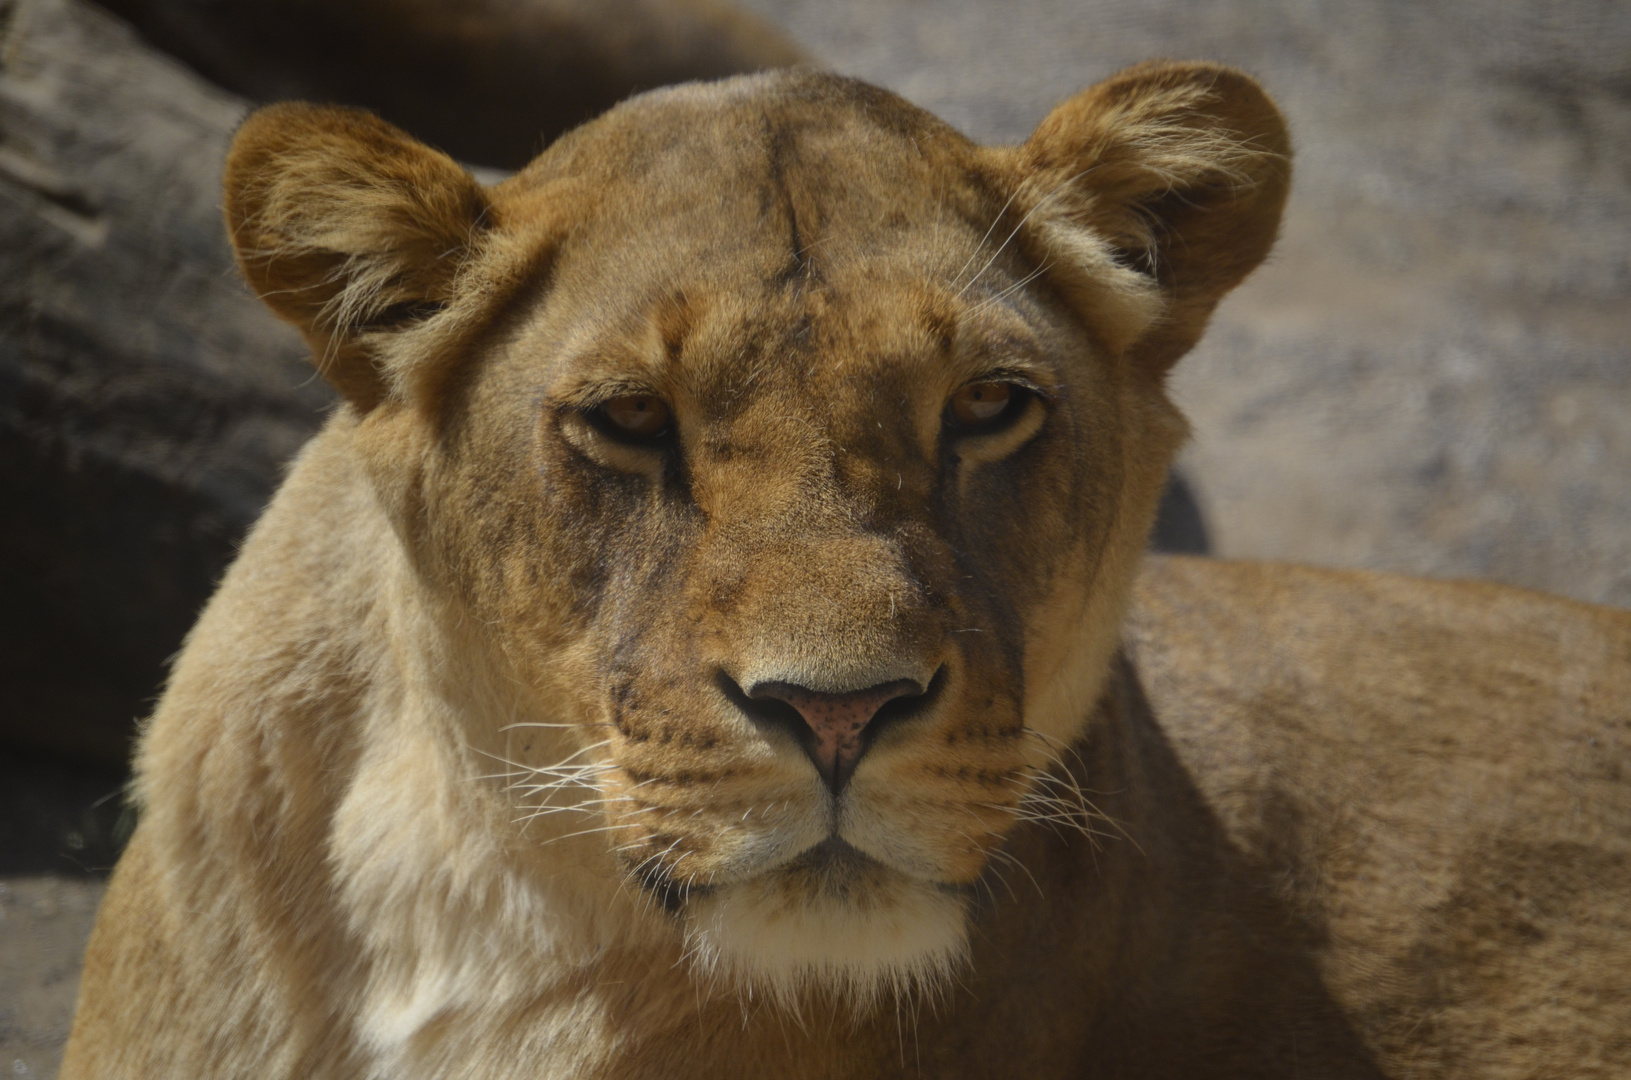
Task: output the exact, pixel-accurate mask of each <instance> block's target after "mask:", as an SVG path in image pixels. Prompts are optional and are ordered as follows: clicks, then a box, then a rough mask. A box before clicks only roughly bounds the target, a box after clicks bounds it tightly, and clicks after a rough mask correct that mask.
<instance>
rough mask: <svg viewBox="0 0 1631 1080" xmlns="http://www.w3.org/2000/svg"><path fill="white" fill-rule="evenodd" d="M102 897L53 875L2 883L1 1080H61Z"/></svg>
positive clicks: (84, 884)
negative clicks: (84, 958) (33, 1079)
mask: <svg viewBox="0 0 1631 1080" xmlns="http://www.w3.org/2000/svg"><path fill="white" fill-rule="evenodd" d="M102 889H103V885H102V883H101V882H100V881H95V880H75V879H68V878H62V877H53V876H49V875H27V876H13V877H5V878H0V1075H4V1076H7V1077H28V1076H39V1077H49V1076H55V1075H56V1074H57V1066H58V1064H59V1063H60V1062H61V1060H62V1045H63V1043H64V1042H66V1041H67V1039H68V1024H69V1022H70V1021H71V1020H72V1019H73V1015H74V994H75V992H76V991H77V990H78V987H79V958H80V953H81V952H83V951H84V948H85V939H86V938H87V937H89V936H90V933H91V924H92V922H93V921H94V920H95V918H96V905H97V904H98V903H99V902H100V901H101V899H102Z"/></svg>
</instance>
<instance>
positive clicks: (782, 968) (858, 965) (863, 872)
mask: <svg viewBox="0 0 1631 1080" xmlns="http://www.w3.org/2000/svg"><path fill="white" fill-rule="evenodd" d="M684 919H685V924H686V936H687V953H688V954H689V956H690V959H691V963H692V969H693V971H694V972H695V973H696V975H697V976H698V978H700V979H702V980H703V981H705V982H708V983H711V984H713V985H716V986H718V987H720V988H721V989H728V990H730V989H733V990H735V991H736V992H738V993H740V994H742V995H744V996H747V997H753V998H761V997H762V998H768V999H770V1000H772V1001H774V1002H777V1003H779V1004H781V1005H783V1006H785V1007H787V1008H789V1009H793V1010H796V1009H797V1008H798V1007H799V1006H800V1004H801V1003H802V1002H803V1001H805V1000H806V999H807V998H808V997H809V996H810V995H811V994H812V993H815V994H821V995H822V996H832V997H836V998H837V999H838V1000H842V1001H846V1002H848V1003H850V1004H851V1005H853V1006H854V1007H855V1008H856V1009H857V1010H858V1011H860V1010H865V1009H869V1008H870V1007H871V1006H872V1005H873V1004H875V1003H876V1002H877V1001H878V999H879V998H880V997H881V996H883V995H886V994H920V993H928V994H935V993H938V992H939V991H940V990H941V988H943V987H944V986H945V985H946V984H947V982H948V981H949V980H950V978H951V977H952V976H953V974H954V973H955V971H956V969H957V968H958V967H959V966H960V965H961V964H962V963H963V962H964V960H965V959H966V958H967V954H968V912H967V908H966V904H965V901H964V896H963V893H962V892H961V891H959V890H957V889H952V888H946V887H943V886H939V885H936V884H934V883H932V882H926V881H920V880H916V879H914V878H911V877H908V876H907V875H905V874H903V873H901V872H899V871H897V870H894V869H891V868H889V867H886V866H883V865H882V864H880V863H877V862H874V861H873V860H871V859H868V858H866V857H864V856H860V855H859V853H856V852H855V851H854V849H853V848H850V847H849V846H848V845H847V844H843V843H842V841H838V842H837V845H836V846H834V844H832V843H827V844H822V845H818V846H817V847H816V848H812V849H811V850H810V851H809V852H807V853H806V854H805V855H804V856H801V857H800V858H798V859H797V860H795V861H794V862H793V863H791V864H789V865H787V866H783V867H780V868H778V869H777V870H776V871H774V872H772V873H769V874H766V875H764V876H763V877H759V878H754V879H751V880H748V881H744V882H737V883H734V884H730V885H724V886H720V887H717V888H715V889H713V890H711V891H709V892H708V893H707V894H705V895H701V896H697V897H694V898H693V899H692V900H691V901H690V902H688V903H687V904H686V908H685V914H684Z"/></svg>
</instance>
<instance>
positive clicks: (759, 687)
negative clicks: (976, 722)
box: [719, 672, 941, 792]
mask: <svg viewBox="0 0 1631 1080" xmlns="http://www.w3.org/2000/svg"><path fill="white" fill-rule="evenodd" d="M719 682H720V688H721V690H722V691H723V692H724V693H725V696H726V697H727V698H729V699H730V700H731V701H732V702H733V703H734V704H735V705H736V706H737V708H739V709H741V710H742V711H743V712H744V713H745V714H747V716H748V717H749V718H750V719H751V720H753V721H754V722H755V723H756V724H759V725H760V726H762V727H770V728H777V729H780V730H782V731H785V732H787V733H788V734H791V735H792V736H793V737H794V738H795V739H796V740H797V741H798V743H799V745H800V746H802V747H803V748H804V752H805V754H807V755H808V756H809V758H810V760H811V761H812V762H814V764H815V767H816V770H817V771H818V772H820V774H821V776H822V778H823V779H824V780H825V781H826V782H827V786H828V787H830V788H831V789H832V790H833V791H834V792H837V791H841V790H842V789H843V787H844V785H845V784H846V783H848V782H849V778H850V776H851V775H852V774H853V773H854V772H855V766H856V765H857V763H859V761H860V759H861V755H863V754H864V753H865V752H866V751H867V749H868V748H869V747H870V746H871V744H872V742H873V740H874V739H875V738H876V737H877V734H878V732H879V731H881V730H883V729H884V728H886V727H889V726H892V725H896V724H899V723H902V722H904V721H906V720H908V719H911V718H912V717H914V716H917V715H919V714H921V713H922V712H923V711H924V709H925V708H926V707H927V706H928V704H929V703H930V701H931V700H932V699H933V698H934V697H935V694H936V691H937V690H938V689H939V684H940V682H941V673H940V672H936V673H935V677H934V678H933V679H931V680H930V682H929V685H928V687H924V686H923V685H922V684H921V683H918V682H916V681H915V680H912V679H897V680H894V681H892V682H886V683H879V684H877V685H875V686H869V687H866V688H865V689H861V690H851V691H845V692H842V693H829V692H826V691H821V690H812V689H810V688H809V687H807V686H800V685H798V684H796V683H788V682H776V681H760V682H756V683H754V684H753V685H752V686H751V687H749V688H748V689H747V690H746V691H744V690H743V689H742V688H741V687H740V686H738V685H737V684H736V682H735V680H733V679H731V678H730V677H729V676H727V675H725V674H724V673H723V672H721V673H720V676H719Z"/></svg>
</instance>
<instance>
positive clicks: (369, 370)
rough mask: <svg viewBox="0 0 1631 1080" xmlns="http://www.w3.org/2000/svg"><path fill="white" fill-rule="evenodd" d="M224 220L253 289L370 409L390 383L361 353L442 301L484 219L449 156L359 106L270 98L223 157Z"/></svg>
mask: <svg viewBox="0 0 1631 1080" xmlns="http://www.w3.org/2000/svg"><path fill="white" fill-rule="evenodd" d="M225 188H226V193H225V196H226V197H225V204H226V219H227V228H228V230H229V232H230V234H231V237H232V243H233V246H234V247H235V248H236V250H237V255H238V265H239V267H240V268H242V270H243V274H244V276H245V277H246V278H247V279H248V281H249V284H250V287H251V288H253V289H254V290H255V292H256V293H257V294H258V295H259V296H260V298H261V299H262V300H264V301H265V302H266V303H267V304H268V305H269V306H270V307H271V308H272V310H273V311H275V312H277V314H278V315H280V316H282V317H283V318H285V319H287V320H288V321H289V322H292V323H294V324H295V326H297V327H299V328H300V330H301V331H302V332H303V333H304V334H305V336H306V339H307V341H308V342H309V343H310V344H311V347H312V350H313V352H314V354H315V357H316V362H317V364H318V367H319V368H320V370H322V372H323V374H324V377H325V378H327V379H328V380H329V381H330V382H331V383H333V384H334V386H335V387H336V388H337V389H339V390H340V391H341V392H342V393H343V394H345V396H346V397H347V398H348V399H350V400H351V401H352V402H353V403H354V404H356V405H358V406H359V407H361V408H364V409H366V408H371V407H372V406H373V405H374V404H376V403H377V402H378V401H379V400H381V398H383V397H384V396H385V395H386V393H388V392H389V389H390V386H391V381H392V380H391V373H390V372H387V371H383V370H381V369H380V366H379V362H378V360H377V359H376V357H375V356H374V355H373V352H374V350H372V349H371V348H370V344H371V342H372V340H373V339H375V338H377V336H378V335H380V334H382V333H388V332H391V331H394V330H400V329H403V328H404V327H406V326H409V325H412V324H414V323H417V322H419V321H422V320H424V319H426V318H429V317H431V316H433V315H434V314H436V313H437V312H438V311H440V310H441V309H442V307H444V306H445V305H446V304H447V303H448V302H449V301H450V299H451V297H452V294H453V286H454V281H455V278H456V276H457V275H458V272H459V269H460V267H461V266H462V265H463V264H464V262H465V260H466V259H467V258H468V256H469V255H470V252H471V250H472V246H473V245H474V243H475V242H476V239H477V233H478V232H479V231H480V229H481V227H482V225H483V223H484V219H485V217H486V215H487V210H488V204H487V201H486V197H485V195H484V193H483V191H482V189H481V186H480V185H479V184H477V183H476V181H475V179H474V178H473V177H471V176H470V174H469V173H468V172H466V171H465V170H464V169H462V168H460V167H459V165H458V164H457V163H455V162H454V161H453V160H452V159H451V158H449V157H447V156H446V155H445V154H442V153H440V152H438V151H436V150H432V149H431V148H430V147H427V146H425V145H423V144H421V143H419V142H417V141H415V140H414V139H413V138H411V137H410V136H408V135H407V134H406V133H404V132H402V131H400V130H398V129H397V128H395V127H392V126H391V125H390V124H387V123H386V122H385V121H383V120H380V119H379V118H377V117H375V116H373V115H371V114H369V113H365V112H360V111H357V110H354V109H341V108H329V107H317V106H311V105H302V104H282V105H273V106H271V107H269V108H265V109H261V110H259V111H257V112H255V113H253V114H252V115H251V116H250V117H249V119H248V120H246V121H245V122H244V125H243V127H242V128H240V129H239V131H238V134H237V137H236V138H235V139H234V140H233V144H232V150H231V153H230V154H229V155H228V157H227V163H226V176H225Z"/></svg>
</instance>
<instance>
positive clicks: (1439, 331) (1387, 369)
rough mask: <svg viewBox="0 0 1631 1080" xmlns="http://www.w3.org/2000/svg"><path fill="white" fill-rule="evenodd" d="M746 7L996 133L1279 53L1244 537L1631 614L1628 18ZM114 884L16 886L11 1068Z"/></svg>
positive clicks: (1232, 457)
mask: <svg viewBox="0 0 1631 1080" xmlns="http://www.w3.org/2000/svg"><path fill="white" fill-rule="evenodd" d="M748 6H751V7H753V8H755V9H756V10H759V11H761V12H762V13H764V14H766V15H768V16H770V17H771V18H772V19H774V20H776V21H778V22H779V23H781V24H782V25H784V26H786V27H788V28H789V29H790V30H791V31H792V32H793V34H794V35H795V36H796V37H797V38H798V39H799V40H801V41H802V42H804V43H805V44H807V45H808V46H809V47H810V48H812V49H813V50H814V51H815V52H816V53H817V54H818V55H820V56H821V57H823V58H824V59H825V60H827V61H828V62H830V63H832V64H833V65H834V66H836V67H837V68H839V69H840V70H843V71H847V72H850V73H853V74H857V75H860V76H862V77H864V78H867V79H870V80H872V81H875V82H879V83H881V84H883V85H885V86H888V87H890V88H892V89H895V90H897V91H898V92H900V93H902V94H904V95H905V96H907V97H909V98H911V99H912V100H914V101H917V102H919V103H920V104H923V105H925V106H927V107H928V108H930V109H932V110H934V111H936V112H938V113H940V114H941V115H943V116H945V117H946V118H947V119H949V120H951V121H952V122H953V123H956V124H958V125H960V126H961V127H963V128H964V130H966V131H968V132H969V133H970V134H972V135H974V136H975V137H977V138H981V139H985V140H1017V139H1020V138H1023V137H1024V135H1025V134H1026V133H1027V132H1028V131H1029V130H1030V129H1031V127H1033V126H1034V125H1035V123H1036V122H1037V121H1038V120H1039V119H1040V118H1041V117H1042V116H1043V115H1044V114H1045V112H1046V110H1047V109H1048V107H1049V106H1050V105H1052V104H1053V103H1054V102H1056V101H1058V100H1060V99H1062V98H1063V97H1066V96H1068V95H1069V94H1070V93H1072V92H1074V91H1075V90H1077V89H1079V88H1081V87H1083V86H1085V85H1087V84H1088V83H1090V82H1092V81H1093V80H1095V79H1097V78H1099V77H1102V76H1104V75H1106V74H1109V73H1110V72H1112V71H1114V70H1115V69H1117V68H1118V67H1120V66H1123V65H1125V64H1128V63H1132V62H1135V61H1137V60H1140V59H1144V58H1146V57H1149V56H1177V57H1195V58H1212V59H1220V60H1224V61H1228V62H1231V63H1234V64H1238V65H1240V66H1242V67H1245V68H1246V69H1248V70H1250V71H1252V72H1254V73H1256V74H1257V75H1258V76H1259V77H1260V78H1261V79H1262V80H1263V82H1264V83H1265V85H1266V86H1267V87H1268V88H1269V89H1270V91H1271V92H1272V93H1274V94H1275V95H1276V96H1277V97H1278V98H1279V100H1280V101H1281V102H1282V104H1283V105H1284V107H1285V109H1286V112H1287V114H1288V115H1289V117H1290V119H1291V123H1292V127H1293V132H1294V135H1295V137H1296V143H1297V147H1298V170H1299V173H1298V187H1297V190H1296V194H1295V196H1294V198H1293V201H1292V205H1291V208H1290V211H1289V216H1288V219H1287V223H1286V227H1285V231H1284V236H1283V240H1282V243H1281V246H1280V248H1279V251H1278V254H1277V255H1276V256H1275V258H1274V260H1273V261H1272V262H1271V264H1270V265H1269V266H1267V267H1265V269H1264V270H1263V271H1261V272H1260V273H1259V274H1258V275H1257V276H1256V277H1255V278H1254V279H1253V280H1252V281H1250V282H1249V283H1248V284H1247V285H1246V286H1245V287H1244V288H1242V289H1241V290H1240V292H1239V293H1238V294H1237V295H1236V296H1235V297H1233V298H1232V299H1230V300H1229V301H1228V302H1226V304H1225V305H1224V307H1223V309H1222V310H1221V311H1220V313H1219V316H1218V319H1217V321H1216V323H1215V325H1214V328H1213V330H1212V332H1211V334H1210V336H1209V337H1208V338H1207V340H1206V341H1205V342H1203V343H1202V345H1201V346H1200V347H1199V348H1198V349H1197V350H1196V352H1195V353H1194V354H1193V355H1192V356H1191V357H1190V358H1189V359H1188V360H1186V361H1185V363H1184V365H1183V366H1182V368H1181V370H1180V372H1179V374H1178V376H1177V378H1176V383H1175V388H1176V392H1177V394H1178V396H1179V398H1180V399H1181V400H1182V402H1183V404H1184V405H1185V407H1186V408H1187V410H1188V412H1189V413H1190V415H1191V417H1192V419H1193V421H1194V425H1195V432H1196V433H1195V439H1194V442H1193V444H1192V445H1191V447H1190V448H1189V450H1188V451H1187V452H1186V455H1185V458H1184V467H1185V468H1186V469H1187V471H1188V472H1189V475H1190V476H1191V477H1192V479H1193V480H1194V481H1195V482H1196V486H1197V488H1198V490H1199V494H1200V498H1201V501H1202V503H1203V506H1204V509H1205V511H1206V514H1207V517H1208V521H1209V526H1210V529H1211V533H1212V536H1213V539H1214V542H1215V545H1216V547H1217V549H1218V551H1219V553H1220V554H1224V555H1230V556H1243V557H1263V558H1282V559H1294V560H1299V561H1307V562H1318V563H1326V564H1337V565H1355V566H1372V567H1380V568H1386V569H1393V570H1401V571H1407V572H1412V573H1422V574H1433V575H1456V576H1460V575H1476V576H1486V577H1494V578H1497V579H1500V580H1504V581H1508V582H1512V583H1515V584H1521V585H1527V586H1532V587H1536V588H1542V589H1548V590H1551V591H1555V592H1560V593H1564V594H1566V595H1570V596H1574V597H1578V598H1580V599H1586V600H1592V601H1596V602H1600V603H1610V604H1617V605H1624V606H1631V520H1628V518H1631V356H1628V353H1631V7H1628V6H1626V5H1624V4H1621V3H1618V2H1617V0H1577V2H1574V3H1570V4H1552V3H1541V2H1532V3H1518V2H1514V0H1487V2H1480V3H1476V4H1474V3H1460V4H1418V3H1411V2H1409V0H1383V2H1378V3H1369V4H1349V3H1337V2H1334V0H1332V2H1320V0H1224V2H1215V3H1206V4H1200V3H1194V2H1187V3H1185V2H1177V0H1111V2H1094V3H1084V2H1081V0H1071V2H1066V0H1005V2H1003V3H996V2H992V0H986V2H975V0H938V2H936V3H932V4H931V3H929V2H928V0H823V2H819V3H818V2H815V0H748ZM101 888H102V886H101V884H100V883H98V882H97V881H96V880H95V879H94V878H92V879H79V880H71V879H66V878H60V877H59V878H52V877H40V876H14V877H3V878H0V1069H7V1070H10V1072H11V1074H12V1075H17V1076H27V1075H40V1076H50V1075H53V1074H54V1072H55V1069H56V1062H57V1060H58V1056H59V1054H60V1045H61V1040H62V1038H63V1037H64V1036H65V1034H66V1031H67V1024H68V1019H69V1016H70V1012H71V1001H72V996H73V992H74V984H75V979H76V971H75V965H76V961H77V957H78V954H79V951H80V949H81V948H82V942H83V940H84V937H85V935H86V934H88V932H89V930H90V925H91V919H92V913H93V911H94V907H95V904H96V902H97V900H98V898H99V896H100V892H101Z"/></svg>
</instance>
